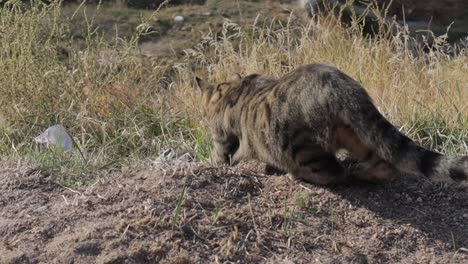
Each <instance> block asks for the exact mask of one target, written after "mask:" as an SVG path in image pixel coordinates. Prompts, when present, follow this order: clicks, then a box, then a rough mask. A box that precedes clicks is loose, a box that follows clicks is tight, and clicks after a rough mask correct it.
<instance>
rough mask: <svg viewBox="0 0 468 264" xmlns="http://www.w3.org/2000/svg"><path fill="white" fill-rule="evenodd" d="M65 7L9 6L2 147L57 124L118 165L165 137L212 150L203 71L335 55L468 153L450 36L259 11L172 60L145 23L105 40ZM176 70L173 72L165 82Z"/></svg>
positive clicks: (91, 156)
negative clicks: (427, 47)
mask: <svg viewBox="0 0 468 264" xmlns="http://www.w3.org/2000/svg"><path fill="white" fill-rule="evenodd" d="M61 8H62V7H61V5H60V2H55V3H53V4H50V5H45V4H42V3H41V2H40V1H33V2H32V4H24V3H22V2H21V1H17V0H13V1H9V2H8V3H7V4H4V6H3V7H2V8H1V9H0V73H1V74H0V154H1V155H10V154H19V155H24V154H26V155H29V154H30V153H39V154H40V153H44V152H43V151H42V150H41V149H36V147H35V146H34V144H33V143H32V138H33V137H34V136H36V135H37V134H38V133H39V132H40V131H42V130H43V129H45V128H46V127H48V126H50V125H53V124H57V123H60V124H63V125H64V126H65V127H67V128H68V129H69V131H70V133H71V134H72V135H73V136H74V138H75V140H76V142H77V144H78V146H79V147H80V148H81V150H82V151H83V152H84V156H85V158H86V162H87V163H89V162H91V163H93V164H99V166H103V165H106V164H112V163H115V162H117V163H119V161H121V160H122V159H128V158H129V157H134V158H141V157H148V156H154V155H157V153H158V152H159V150H161V149H164V148H167V147H174V148H192V149H194V150H195V153H196V154H197V156H198V157H200V158H202V159H203V158H206V156H207V155H208V153H209V145H210V143H209V138H210V136H209V135H208V134H207V133H205V132H203V131H205V130H204V129H203V127H204V123H203V122H200V120H202V114H201V112H200V107H199V104H198V98H197V94H196V93H194V90H193V88H192V87H193V79H194V76H201V77H205V78H206V79H208V80H209V81H211V82H221V81H224V80H226V79H227V78H228V76H230V75H231V73H232V72H239V73H241V74H243V75H246V74H251V73H262V74H270V75H273V76H276V77H280V76H282V75H283V74H285V73H287V72H289V71H292V70H294V69H295V68H296V67H298V66H300V65H304V64H309V63H326V64H331V65H334V66H336V67H338V68H340V69H341V70H343V71H344V72H346V73H347V74H349V75H350V76H352V77H353V78H355V79H356V80H358V81H359V82H360V83H362V85H363V86H364V87H365V88H366V89H367V90H368V92H369V93H370V95H371V96H372V98H374V100H375V102H376V104H377V106H378V107H379V109H380V110H381V111H382V112H383V113H384V114H385V115H386V116H387V117H388V118H389V119H390V120H391V121H392V122H393V123H394V124H395V125H397V126H398V127H401V128H402V129H403V130H404V131H406V132H407V133H409V134H410V136H411V137H413V138H415V139H416V140H418V141H420V142H421V143H423V144H425V145H426V146H428V147H430V148H432V149H436V150H439V151H441V152H445V153H450V154H455V153H458V154H466V153H467V152H468V143H467V141H468V100H467V98H468V55H467V51H466V50H465V51H462V52H460V53H459V54H458V55H455V56H449V55H448V54H446V52H445V50H446V49H445V43H444V42H443V39H442V38H440V39H439V42H438V43H439V45H438V46H436V47H435V48H434V49H432V50H431V51H429V52H423V51H416V52H415V51H414V50H410V48H408V47H407V45H406V44H405V39H407V36H406V35H405V32H404V30H401V31H400V32H399V36H398V37H389V36H388V34H386V33H385V32H383V33H381V35H379V36H377V37H376V38H372V39H371V38H367V37H363V35H362V32H361V29H360V27H359V25H358V24H354V25H352V26H351V27H348V28H345V27H343V26H342V25H341V23H339V22H337V19H336V18H335V17H333V16H321V17H320V18H316V19H312V20H309V21H308V22H307V23H302V22H300V20H299V19H297V18H295V16H294V15H291V17H290V19H289V20H287V21H281V20H278V21H275V20H273V21H272V20H271V19H270V18H267V19H264V18H260V17H259V18H258V19H257V22H256V23H255V24H254V25H252V26H250V27H247V28H245V27H244V28H241V27H240V26H238V25H237V24H235V23H233V22H230V21H226V22H225V23H224V27H223V31H222V32H221V33H219V34H216V33H213V32H207V33H205V36H204V37H203V41H202V43H199V44H198V45H194V47H193V48H192V49H189V50H186V56H185V58H184V59H183V60H180V61H179V62H177V63H175V64H173V65H168V64H163V63H162V62H160V61H158V60H154V59H151V58H144V57H142V56H141V55H140V53H139V48H138V39H139V37H140V36H141V34H142V33H145V30H146V24H145V23H143V24H141V25H140V26H139V27H137V28H136V29H135V32H136V33H135V36H134V37H133V38H132V39H128V40H123V39H121V38H119V36H118V34H116V37H115V39H114V40H112V41H107V40H104V38H102V36H100V35H99V34H97V33H96V32H97V31H96V30H95V29H96V27H97V26H98V25H94V24H93V17H90V16H87V14H86V13H85V14H83V16H81V17H84V18H85V19H86V24H87V27H88V30H87V34H85V36H84V37H83V38H82V39H76V38H75V37H73V35H72V34H71V33H70V29H69V25H70V24H71V23H73V17H69V18H65V20H64V17H63V16H62V10H61ZM83 10H85V9H81V10H80V9H79V10H77V12H83ZM161 12H163V11H161ZM153 17H157V14H154V15H153V16H152V18H153ZM174 72H175V73H174ZM168 76H170V77H171V78H172V80H173V81H169V82H168V83H166V85H162V84H163V83H164V81H163V80H165V79H167V77H168ZM56 158H57V157H54V159H52V160H55V159H56ZM46 160H47V161H50V157H49V158H47V159H46ZM65 162H66V161H65ZM80 164H81V165H82V163H79V164H78V166H81V165H80ZM59 165H60V166H62V165H63V163H60V164H59Z"/></svg>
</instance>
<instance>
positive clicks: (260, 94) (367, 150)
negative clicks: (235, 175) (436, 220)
mask: <svg viewBox="0 0 468 264" xmlns="http://www.w3.org/2000/svg"><path fill="white" fill-rule="evenodd" d="M197 84H198V87H199V88H200V89H201V91H202V95H203V100H202V102H203V106H204V113H205V115H206V118H207V120H208V121H209V126H210V128H211V132H212V135H213V141H214V149H213V152H212V159H213V161H215V162H217V163H231V164H235V163H237V162H239V161H240V160H247V159H257V160H260V161H262V162H265V163H267V164H269V165H271V166H274V167H277V168H279V169H282V170H285V171H288V172H290V173H291V174H293V175H294V176H296V177H299V178H302V179H304V180H306V181H309V182H313V183H317V184H330V183H336V182H341V181H343V180H344V179H345V178H346V177H347V175H348V173H346V172H345V170H344V168H343V167H342V166H341V165H340V163H339V162H338V161H337V159H336V157H335V153H336V152H337V151H338V150H340V149H346V150H348V151H349V152H350V153H351V154H352V155H353V156H354V157H355V158H357V159H359V160H360V161H361V163H359V166H357V168H359V169H358V170H357V171H355V172H353V173H354V174H356V176H357V177H359V178H362V179H365V180H370V181H382V180H387V179H391V178H394V177H396V175H397V172H398V170H401V171H405V172H409V173H417V174H423V175H425V176H427V177H430V178H432V179H434V180H442V181H461V180H466V179H467V177H468V176H467V175H468V158H467V157H466V156H464V157H448V156H443V155H441V154H439V153H436V152H433V151H430V150H427V149H424V148H422V147H420V146H418V145H417V144H416V143H415V142H413V141H412V140H411V139H409V138H408V137H406V136H405V135H403V134H402V133H400V132H399V131H398V129H397V128H395V127H394V126H393V125H391V124H390V123H389V122H388V121H387V120H386V119H385V118H384V117H383V116H382V115H381V114H380V113H379V111H378V110H377V108H376V107H375V106H374V104H373V103H372V100H371V98H370V97H369V95H368V94H367V92H366V91H365V90H364V89H363V88H362V87H361V86H360V85H359V84H358V83H357V82H356V81H354V80H353V79H352V78H350V77H349V76H347V75H346V74H344V73H343V72H341V71H339V70H338V69H336V68H333V67H330V66H326V65H321V64H313V65H307V66H303V67H300V68H298V69H297V70H295V71H293V72H291V73H289V74H287V75H286V76H284V77H283V78H281V79H279V80H277V79H274V78H272V77H269V76H263V75H249V76H246V77H245V78H241V77H240V76H239V75H234V76H233V78H232V80H231V81H230V82H226V83H221V84H218V85H210V84H208V83H206V82H204V81H203V80H200V79H198V78H197Z"/></svg>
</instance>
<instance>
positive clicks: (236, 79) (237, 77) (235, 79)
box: [230, 72, 242, 83]
mask: <svg viewBox="0 0 468 264" xmlns="http://www.w3.org/2000/svg"><path fill="white" fill-rule="evenodd" d="M230 81H231V82H233V83H240V82H242V76H241V75H240V74H238V73H236V72H235V73H233V74H231V79H230Z"/></svg>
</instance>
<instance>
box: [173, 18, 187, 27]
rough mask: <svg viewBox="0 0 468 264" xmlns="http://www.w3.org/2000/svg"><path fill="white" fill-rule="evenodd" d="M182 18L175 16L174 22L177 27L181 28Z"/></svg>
mask: <svg viewBox="0 0 468 264" xmlns="http://www.w3.org/2000/svg"><path fill="white" fill-rule="evenodd" d="M184 20H185V19H184V17H183V16H176V17H174V22H175V24H176V26H177V27H182V25H183V24H184Z"/></svg>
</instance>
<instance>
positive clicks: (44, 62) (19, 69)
mask: <svg viewBox="0 0 468 264" xmlns="http://www.w3.org/2000/svg"><path fill="white" fill-rule="evenodd" d="M98 8H99V6H98ZM76 12H86V9H78V10H77V11H76ZM81 17H84V18H85V19H86V24H87V27H88V29H87V33H86V34H85V35H84V36H83V38H79V39H76V38H74V37H73V35H72V34H71V32H70V30H69V26H70V25H71V24H72V23H74V20H73V17H68V18H66V17H64V16H63V15H62V6H61V3H60V1H56V2H54V3H52V4H50V5H46V4H43V3H42V2H41V1H32V2H31V3H29V4H25V3H22V2H21V1H9V2H7V3H6V4H5V5H4V6H3V8H1V9H0V73H1V74H0V146H1V147H0V151H1V152H0V154H1V155H8V154H12V153H16V154H20V155H21V154H25V153H30V152H31V150H34V149H35V148H36V146H35V145H34V144H33V141H32V139H33V138H34V137H35V136H37V135H38V134H39V133H40V132H41V131H43V130H44V129H45V128H47V127H48V126H50V125H53V124H63V125H64V126H65V127H66V128H67V129H68V130H69V132H70V133H71V134H72V135H73V136H74V138H75V140H76V142H77V143H78V146H79V147H80V148H81V149H82V150H83V152H85V154H86V155H85V156H86V157H87V158H88V160H94V161H96V163H108V162H113V161H115V160H116V159H117V160H118V159H121V158H127V157H128V156H131V155H133V154H141V155H143V156H146V155H153V154H155V153H158V151H159V149H160V148H162V147H163V146H165V145H169V144H178V142H180V141H181V140H185V138H186V136H187V134H190V133H191V132H190V131H189V130H190V127H189V126H188V121H187V120H186V119H185V118H184V117H183V116H180V115H179V114H178V113H175V112H174V110H173V106H172V105H171V102H170V100H168V99H167V98H168V97H169V96H170V95H169V93H168V92H167V89H166V84H165V83H164V78H165V75H166V73H167V68H168V66H167V65H164V64H162V63H159V62H158V61H156V60H151V59H149V58H144V57H142V56H141V55H140V52H139V49H138V42H137V39H138V37H139V35H138V34H140V33H142V32H143V30H144V29H142V30H140V29H138V30H140V31H141V32H139V31H138V30H135V32H137V33H138V34H136V35H135V36H134V37H133V38H132V39H127V40H124V39H122V38H120V37H119V36H118V34H116V37H115V39H114V40H113V41H104V40H103V38H102V36H101V35H99V34H97V33H96V32H97V31H96V30H95V29H96V28H97V27H98V26H99V25H94V24H93V17H91V16H89V15H87V14H86V13H85V14H84V15H82V16H81ZM137 156H139V155H137ZM98 160H99V162H97V161H98Z"/></svg>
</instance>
